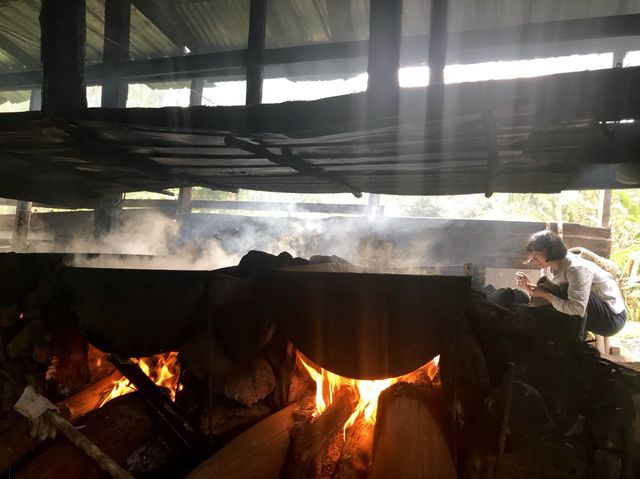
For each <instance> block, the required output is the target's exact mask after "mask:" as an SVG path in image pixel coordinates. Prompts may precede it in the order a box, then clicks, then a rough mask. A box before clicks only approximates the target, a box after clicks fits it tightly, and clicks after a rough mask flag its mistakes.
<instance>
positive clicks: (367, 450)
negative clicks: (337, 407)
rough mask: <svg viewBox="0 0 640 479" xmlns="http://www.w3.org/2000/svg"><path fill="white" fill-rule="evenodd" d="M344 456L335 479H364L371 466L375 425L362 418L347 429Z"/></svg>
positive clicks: (339, 463)
mask: <svg viewBox="0 0 640 479" xmlns="http://www.w3.org/2000/svg"><path fill="white" fill-rule="evenodd" d="M346 436H347V437H346V439H345V442H344V446H343V448H342V454H341V455H340V459H339V460H338V464H337V466H336V472H335V474H334V475H333V477H334V479H364V478H366V477H367V471H368V469H369V465H370V464H371V447H372V443H373V425H372V424H371V423H369V422H368V421H366V420H365V419H364V416H362V415H361V416H360V417H359V418H358V419H357V420H356V422H355V423H354V424H353V426H351V427H350V428H349V429H347V434H346Z"/></svg>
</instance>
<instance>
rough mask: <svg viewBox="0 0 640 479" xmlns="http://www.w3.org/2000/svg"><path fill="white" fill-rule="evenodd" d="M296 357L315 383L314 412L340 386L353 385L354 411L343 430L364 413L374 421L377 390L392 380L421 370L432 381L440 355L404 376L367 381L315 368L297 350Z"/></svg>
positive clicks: (324, 405)
mask: <svg viewBox="0 0 640 479" xmlns="http://www.w3.org/2000/svg"><path fill="white" fill-rule="evenodd" d="M298 358H299V359H300V362H301V364H302V365H303V366H304V368H305V369H306V370H307V371H308V372H309V375H310V376H311V378H312V379H313V380H314V381H315V383H316V414H317V415H320V414H322V413H323V412H324V411H325V410H326V409H327V407H328V406H329V405H330V404H331V403H332V402H333V396H334V394H335V393H336V392H337V391H338V389H340V388H341V387H345V386H346V387H351V388H353V389H354V391H355V393H356V396H357V397H358V404H357V406H356V408H355V410H354V411H353V414H352V415H351V416H350V417H349V419H348V420H347V422H346V423H345V425H344V431H345V432H346V430H347V429H348V428H349V427H351V426H352V425H353V424H354V423H355V422H356V419H358V417H359V416H360V415H361V414H363V415H364V419H365V420H366V421H367V422H368V423H370V424H375V422H376V414H377V411H378V397H379V396H380V393H381V392H382V391H384V390H385V389H387V388H388V387H389V386H391V385H392V384H395V383H397V382H399V381H407V382H412V379H415V378H417V377H419V376H420V375H421V374H426V375H427V376H428V377H429V380H430V381H433V380H434V378H435V376H436V374H437V373H438V361H439V359H440V356H436V357H435V358H433V360H432V361H430V362H428V363H427V364H425V365H424V366H422V367H421V368H419V369H417V370H416V371H413V372H411V373H409V374H406V375H404V376H399V377H396V378H388V379H379V380H376V381H367V380H359V379H349V378H345V377H342V376H338V375H337V374H334V373H332V372H330V371H327V370H325V369H323V368H318V367H317V366H315V365H313V366H312V365H311V364H313V363H311V361H309V360H308V359H306V358H304V356H303V355H302V354H301V353H300V352H298Z"/></svg>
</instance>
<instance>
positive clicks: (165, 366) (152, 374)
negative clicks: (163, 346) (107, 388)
mask: <svg viewBox="0 0 640 479" xmlns="http://www.w3.org/2000/svg"><path fill="white" fill-rule="evenodd" d="M131 360H132V361H133V362H134V363H136V364H137V365H138V367H139V368H140V369H141V370H142V372H143V373H145V374H146V375H147V376H148V377H149V379H151V380H152V381H153V382H154V383H155V384H157V385H158V386H161V387H164V388H167V389H168V390H169V391H170V393H171V400H172V401H173V400H175V398H176V391H180V390H181V389H182V385H181V384H178V381H179V378H180V364H179V363H178V353H176V352H171V353H165V354H156V355H155V356H151V357H149V358H140V359H135V358H131ZM135 390H136V388H135V386H134V385H133V384H131V383H130V382H129V380H128V379H127V378H124V377H123V378H121V379H120V380H119V381H115V382H114V384H113V389H111V392H110V393H109V395H108V396H107V397H106V398H105V399H104V400H103V401H102V403H101V404H100V407H102V406H104V405H105V404H106V403H107V402H108V401H110V400H111V399H113V398H117V397H118V396H122V395H124V394H128V393H130V392H133V391H135Z"/></svg>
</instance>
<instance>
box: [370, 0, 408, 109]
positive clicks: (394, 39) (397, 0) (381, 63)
mask: <svg viewBox="0 0 640 479" xmlns="http://www.w3.org/2000/svg"><path fill="white" fill-rule="evenodd" d="M401 39H402V0H371V1H370V13H369V66H368V68H367V72H368V74H369V81H368V86H367V102H368V107H369V108H370V109H372V110H374V111H387V110H390V109H395V108H397V102H398V94H399V89H400V86H399V84H398V68H399V67H400V42H401Z"/></svg>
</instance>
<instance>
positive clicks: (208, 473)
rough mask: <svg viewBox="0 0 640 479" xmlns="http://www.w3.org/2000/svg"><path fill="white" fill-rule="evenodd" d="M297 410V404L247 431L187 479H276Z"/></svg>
mask: <svg viewBox="0 0 640 479" xmlns="http://www.w3.org/2000/svg"><path fill="white" fill-rule="evenodd" d="M300 407H301V406H300V404H299V403H296V404H291V405H290V406H288V407H286V408H285V409H282V410H280V411H278V412H277V413H275V414H272V415H271V416H269V417H267V418H266V419H264V420H262V421H261V422H259V423H258V424H256V425H255V426H253V427H251V428H250V429H247V430H246V431H245V432H243V433H242V434H240V435H239V436H238V437H236V438H235V439H234V440H233V441H231V442H230V443H229V444H227V445H226V446H225V447H224V448H222V449H221V450H220V451H218V452H217V453H215V454H214V455H213V456H211V457H210V458H209V459H207V460H206V461H204V462H203V463H202V464H200V465H199V466H198V467H196V468H195V469H194V470H193V471H191V472H190V473H189V474H188V475H187V476H186V479H209V478H212V477H233V478H235V479H277V478H278V477H279V475H280V471H281V469H282V466H283V464H284V461H285V458H286V455H287V450H288V449H289V443H290V431H291V428H292V427H293V425H294V423H295V419H294V415H295V413H296V412H297V411H299V410H300Z"/></svg>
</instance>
